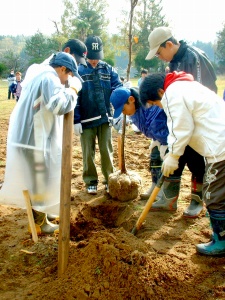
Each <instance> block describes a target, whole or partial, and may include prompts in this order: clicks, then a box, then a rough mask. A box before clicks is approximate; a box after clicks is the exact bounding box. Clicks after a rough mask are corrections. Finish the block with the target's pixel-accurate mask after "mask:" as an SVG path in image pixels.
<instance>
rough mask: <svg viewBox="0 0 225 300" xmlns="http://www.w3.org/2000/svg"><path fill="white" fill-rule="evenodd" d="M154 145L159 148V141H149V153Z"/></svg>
mask: <svg viewBox="0 0 225 300" xmlns="http://www.w3.org/2000/svg"><path fill="white" fill-rule="evenodd" d="M155 147H158V149H160V142H159V141H153V140H152V141H151V144H150V146H149V150H150V153H149V154H151V153H152V150H153V148H155Z"/></svg>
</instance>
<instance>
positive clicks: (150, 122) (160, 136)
mask: <svg viewBox="0 0 225 300" xmlns="http://www.w3.org/2000/svg"><path fill="white" fill-rule="evenodd" d="M130 119H131V120H132V122H133V123H134V125H136V126H137V128H138V129H139V130H140V131H141V132H143V133H144V134H145V135H146V136H147V137H148V138H151V139H153V140H157V141H159V142H160V144H161V145H167V136H168V134H169V131H168V127H167V122H166V121H167V117H166V114H165V112H164V110H163V109H161V108H160V107H158V106H151V107H149V108H147V109H146V108H144V107H140V108H139V109H137V110H136V112H135V114H134V115H132V116H130Z"/></svg>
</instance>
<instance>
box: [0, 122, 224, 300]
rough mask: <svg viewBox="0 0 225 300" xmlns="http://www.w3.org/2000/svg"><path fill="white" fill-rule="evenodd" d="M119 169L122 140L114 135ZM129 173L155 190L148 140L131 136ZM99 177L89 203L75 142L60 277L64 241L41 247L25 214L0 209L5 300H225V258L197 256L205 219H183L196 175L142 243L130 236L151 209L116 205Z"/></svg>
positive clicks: (47, 239)
mask: <svg viewBox="0 0 225 300" xmlns="http://www.w3.org/2000/svg"><path fill="white" fill-rule="evenodd" d="M7 128H8V121H7V120H1V131H0V135H1V136H0V139H1V148H0V160H1V168H0V182H2V181H3V178H4V163H5V155H6V151H5V142H6V135H7ZM113 143H114V149H115V153H114V161H115V166H118V157H117V151H116V149H117V136H116V133H115V132H113ZM125 143H126V144H125V158H126V166H127V169H128V170H132V171H134V172H136V173H138V174H139V175H140V177H141V178H142V185H143V186H142V189H143V190H145V189H146V188H148V187H149V185H150V184H151V182H150V175H149V172H148V165H149V159H148V146H149V140H148V139H146V138H145V137H144V136H143V135H136V134H134V133H133V131H132V130H128V132H127V136H126V142H125ZM96 163H97V166H98V172H99V175H100V178H99V179H100V182H99V186H98V194H97V195H95V196H91V195H88V194H87V193H86V191H85V185H84V183H83V181H82V154H81V147H80V143H79V138H77V137H74V149H73V175H72V197H71V241H70V252H69V264H68V268H67V270H66V272H65V273H64V275H63V276H62V277H60V278H58V277H57V267H58V265H57V264H58V236H41V237H40V238H39V241H38V243H37V244H34V243H33V242H32V240H31V236H30V235H29V234H28V232H27V225H28V219H27V215H26V211H25V210H22V209H17V208H13V207H9V206H4V205H0V225H1V226H0V257H1V259H0V299H2V300H11V299H14V300H27V299H35V300H36V299H37V300H38V299H53V300H54V299H55V300H58V299H64V300H72V299H79V300H85V299H98V300H108V299H110V300H126V299H127V300H138V299H140V300H141V299H142V300H148V299H151V300H160V299H163V300H176V299H184V300H186V299H187V300H190V299H192V300H194V299H196V300H200V299H202V300H203V299H204V300H208V299H210V300H213V299H225V281H224V274H225V258H222V257H219V258H212V257H205V256H201V255H198V254H196V251H195V245H196V244H197V243H200V242H206V241H208V240H209V238H210V236H211V229H210V225H209V218H208V217H207V215H206V213H205V212H206V211H205V210H204V212H203V213H202V214H201V215H200V216H199V217H198V218H197V219H184V218H183V216H182V213H183V210H184V208H185V207H186V206H187V205H188V204H189V202H190V173H189V171H188V170H185V173H184V175H183V178H182V185H181V192H180V196H179V202H178V210H177V211H176V212H174V213H167V212H164V213H160V212H149V214H148V215H147V218H146V220H145V222H144V223H143V226H142V228H141V229H140V230H139V231H138V233H137V235H136V236H134V235H133V234H131V230H132V228H133V226H134V225H135V223H136V221H137V219H138V217H139V216H140V213H141V211H142V210H143V208H144V205H145V203H146V202H145V201H140V199H139V197H137V198H136V199H135V200H133V201H129V202H119V201H115V200H113V199H112V198H111V197H110V196H109V195H108V194H107V193H106V192H105V190H104V184H101V181H103V178H102V175H101V168H100V156H99V151H98V149H97V155H96Z"/></svg>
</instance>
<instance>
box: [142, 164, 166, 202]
mask: <svg viewBox="0 0 225 300" xmlns="http://www.w3.org/2000/svg"><path fill="white" fill-rule="evenodd" d="M161 164H162V162H161V161H159V160H155V161H153V162H150V173H151V176H152V185H151V186H150V188H149V189H148V190H147V191H146V192H144V193H142V194H140V198H141V200H148V199H149V197H150V196H151V194H152V191H153V190H154V188H155V186H156V183H157V181H158V179H159V178H160V176H161ZM161 197H162V191H161V190H160V191H159V193H158V195H157V197H156V200H159V199H161Z"/></svg>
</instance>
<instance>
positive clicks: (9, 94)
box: [8, 88, 15, 99]
mask: <svg viewBox="0 0 225 300" xmlns="http://www.w3.org/2000/svg"><path fill="white" fill-rule="evenodd" d="M11 94H12V98H13V99H14V98H15V97H14V95H13V93H12V92H11V91H10V88H9V89H8V99H10V98H11Z"/></svg>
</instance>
